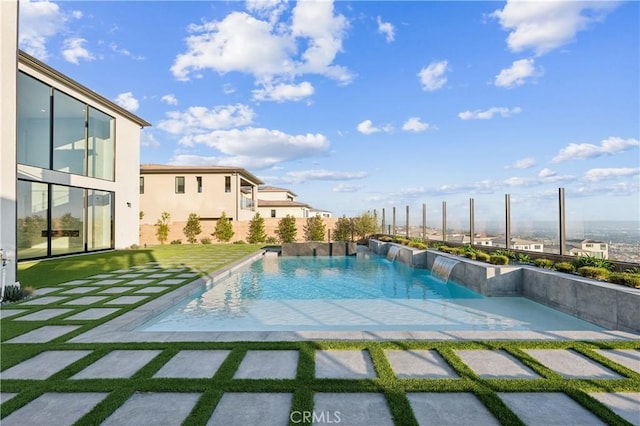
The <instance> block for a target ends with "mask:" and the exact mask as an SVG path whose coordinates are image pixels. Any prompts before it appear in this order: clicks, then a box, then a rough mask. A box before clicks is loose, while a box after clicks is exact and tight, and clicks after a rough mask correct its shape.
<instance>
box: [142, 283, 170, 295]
mask: <svg viewBox="0 0 640 426" xmlns="http://www.w3.org/2000/svg"><path fill="white" fill-rule="evenodd" d="M168 288H169V287H162V286H159V285H158V286H153V287H144V288H141V289H140V290H136V291H134V293H136V294H144V293H149V294H154V293H160V292H163V291H165V290H166V289H168Z"/></svg>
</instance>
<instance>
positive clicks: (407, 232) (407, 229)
mask: <svg viewBox="0 0 640 426" xmlns="http://www.w3.org/2000/svg"><path fill="white" fill-rule="evenodd" d="M406 222H407V227H406V229H405V230H406V234H407V238H409V206H407V220H406Z"/></svg>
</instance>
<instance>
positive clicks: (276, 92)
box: [253, 81, 314, 102]
mask: <svg viewBox="0 0 640 426" xmlns="http://www.w3.org/2000/svg"><path fill="white" fill-rule="evenodd" d="M313 92H314V88H313V86H312V85H311V83H309V82H308V81H303V82H302V83H300V84H277V85H275V86H274V85H271V84H267V85H265V86H264V87H263V88H262V89H256V90H254V91H253V99H254V100H257V101H275V102H285V101H294V102H297V101H301V100H303V99H304V98H307V97H309V96H311V95H313Z"/></svg>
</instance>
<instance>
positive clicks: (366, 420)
mask: <svg viewBox="0 0 640 426" xmlns="http://www.w3.org/2000/svg"><path fill="white" fill-rule="evenodd" d="M313 400H314V407H313V413H312V416H313V415H315V416H316V418H315V419H314V418H313V417H312V421H313V424H314V425H318V424H330V423H336V424H344V425H350V426H351V425H353V426H370V425H376V426H386V425H393V417H392V416H391V411H390V410H389V406H388V404H387V400H386V398H385V397H384V395H383V394H381V393H317V394H315V395H314V396H313ZM292 414H293V413H292ZM293 420H296V419H295V418H294V419H293Z"/></svg>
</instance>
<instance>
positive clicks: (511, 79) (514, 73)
mask: <svg viewBox="0 0 640 426" xmlns="http://www.w3.org/2000/svg"><path fill="white" fill-rule="evenodd" d="M534 62H535V61H534V60H533V59H520V60H519V61H514V62H513V63H512V64H511V68H505V69H503V70H502V71H500V73H499V74H498V75H497V76H496V79H495V81H494V84H495V85H496V86H497V87H505V88H507V89H510V88H512V87H516V86H522V85H523V84H524V83H525V80H526V79H527V78H530V77H537V76H540V75H542V71H541V70H539V69H538V70H536V67H535V63H534Z"/></svg>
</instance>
